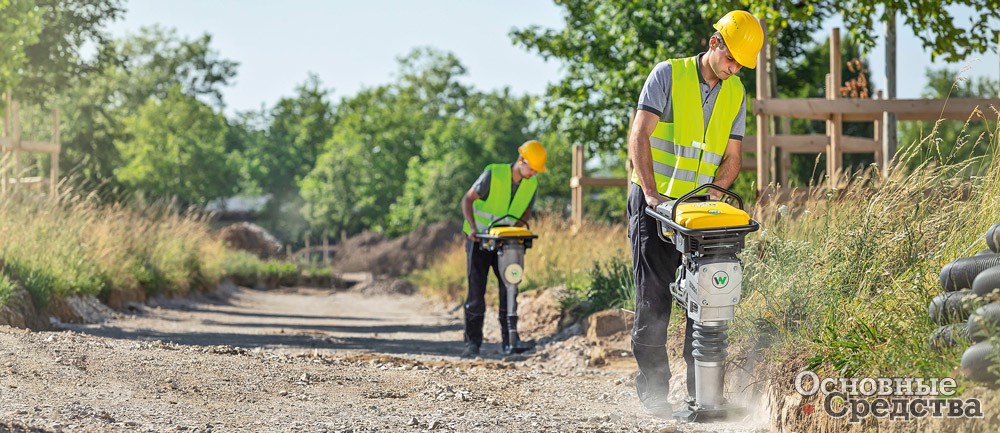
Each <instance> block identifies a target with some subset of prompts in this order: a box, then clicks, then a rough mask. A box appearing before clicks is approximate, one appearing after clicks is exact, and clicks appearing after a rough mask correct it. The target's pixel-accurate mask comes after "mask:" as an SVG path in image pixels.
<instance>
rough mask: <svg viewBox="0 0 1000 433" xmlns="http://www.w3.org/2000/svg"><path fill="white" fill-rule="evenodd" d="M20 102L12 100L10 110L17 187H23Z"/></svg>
mask: <svg viewBox="0 0 1000 433" xmlns="http://www.w3.org/2000/svg"><path fill="white" fill-rule="evenodd" d="M18 105H19V104H18V103H17V101H16V100H13V101H11V102H10V111H11V112H12V113H13V114H12V115H11V117H13V119H14V140H13V143H12V144H13V146H12V147H13V148H14V150H13V151H12V155H13V156H14V180H15V181H16V183H17V188H20V187H21V151H20V148H21V112H20V110H19V109H18V108H19V107H18Z"/></svg>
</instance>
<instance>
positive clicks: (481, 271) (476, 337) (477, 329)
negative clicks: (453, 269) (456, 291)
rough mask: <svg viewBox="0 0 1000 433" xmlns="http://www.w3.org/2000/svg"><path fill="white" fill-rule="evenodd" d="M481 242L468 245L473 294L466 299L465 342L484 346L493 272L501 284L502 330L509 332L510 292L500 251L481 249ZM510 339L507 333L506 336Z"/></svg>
mask: <svg viewBox="0 0 1000 433" xmlns="http://www.w3.org/2000/svg"><path fill="white" fill-rule="evenodd" d="M479 246H480V244H479V242H472V241H470V240H466V241H465V256H466V263H467V265H468V266H467V269H468V273H469V293H468V295H467V296H466V298H465V342H466V343H468V342H470V341H471V342H473V343H475V344H476V346H482V345H483V317H484V316H485V315H486V277H487V276H488V273H489V271H490V268H492V269H493V275H495V276H496V277H497V281H499V282H500V308H499V310H500V314H499V319H500V328H501V330H506V329H507V291H506V290H504V287H503V279H502V278H500V270H499V269H498V265H497V253H496V251H487V250H484V249H482V248H480V247H479ZM502 334H503V338H504V339H506V338H507V335H506V332H502Z"/></svg>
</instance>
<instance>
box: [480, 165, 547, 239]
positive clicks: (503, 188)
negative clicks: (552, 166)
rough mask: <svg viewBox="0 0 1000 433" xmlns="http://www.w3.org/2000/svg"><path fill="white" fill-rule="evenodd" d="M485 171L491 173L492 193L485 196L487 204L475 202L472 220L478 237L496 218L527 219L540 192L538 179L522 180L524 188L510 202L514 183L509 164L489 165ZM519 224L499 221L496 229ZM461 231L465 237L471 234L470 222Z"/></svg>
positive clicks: (520, 187) (509, 220)
mask: <svg viewBox="0 0 1000 433" xmlns="http://www.w3.org/2000/svg"><path fill="white" fill-rule="evenodd" d="M486 170H490V172H491V174H490V193H489V195H487V196H486V200H482V199H477V200H476V201H474V202H472V208H473V211H474V212H473V218H474V219H475V220H476V231H477V232H479V233H482V232H485V231H486V228H487V227H489V225H490V223H492V222H493V221H494V220H496V219H497V218H503V217H506V216H507V215H513V216H515V217H517V218H521V217H522V216H524V212H525V211H527V210H528V205H530V204H531V199H532V198H533V197H534V196H535V190H536V189H537V188H538V179H535V178H534V177H532V178H530V179H521V185H520V186H518V187H517V192H516V193H515V194H514V198H513V199H511V197H510V190H511V185H512V184H513V182H514V180H513V176H512V174H511V167H510V164H490V165H488V166H486ZM516 222H517V220H515V219H513V218H510V217H507V218H504V219H503V220H501V221H498V222H497V223H496V224H495V226H510V225H514V223H516ZM462 230H463V231H464V232H465V234H469V222H468V221H466V222H465V223H464V226H463V227H462Z"/></svg>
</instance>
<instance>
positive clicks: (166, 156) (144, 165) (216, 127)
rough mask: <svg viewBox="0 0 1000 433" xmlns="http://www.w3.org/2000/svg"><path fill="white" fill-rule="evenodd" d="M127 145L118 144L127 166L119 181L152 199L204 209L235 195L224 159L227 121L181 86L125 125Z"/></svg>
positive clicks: (119, 173) (231, 172) (117, 172)
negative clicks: (221, 199) (169, 200)
mask: <svg viewBox="0 0 1000 433" xmlns="http://www.w3.org/2000/svg"><path fill="white" fill-rule="evenodd" d="M124 124H125V129H126V134H127V136H128V137H130V138H129V139H127V140H122V141H117V142H116V143H115V146H116V147H117V148H118V151H119V152H120V153H121V156H122V159H123V160H124V161H125V162H126V163H125V165H124V166H123V167H121V168H119V169H117V170H115V175H116V176H117V178H118V180H119V181H120V182H122V183H123V184H126V185H128V186H130V187H132V188H134V189H135V190H138V191H142V192H144V193H147V194H149V195H150V196H152V197H177V198H178V199H179V200H181V201H182V202H184V203H188V204H205V203H207V202H209V201H211V200H213V199H216V198H220V197H227V196H229V195H231V194H232V193H233V192H234V189H235V186H236V185H235V184H234V183H233V182H232V180H233V179H234V177H235V173H234V170H233V169H232V168H231V167H230V165H229V164H228V160H227V158H226V155H225V146H226V133H227V132H226V121H225V118H224V117H223V116H222V115H221V114H218V113H216V112H214V111H213V110H212V108H211V107H209V106H208V105H206V104H205V103H203V102H201V101H199V100H197V99H195V98H194V97H192V96H189V95H185V94H184V93H183V92H182V91H181V89H180V86H176V85H175V86H174V87H173V88H172V89H168V90H167V95H166V97H165V98H163V99H160V98H156V97H152V98H150V99H149V100H148V101H147V102H146V103H145V104H144V105H143V106H141V107H140V108H139V111H138V113H136V115H134V116H130V117H128V118H127V119H125V122H124Z"/></svg>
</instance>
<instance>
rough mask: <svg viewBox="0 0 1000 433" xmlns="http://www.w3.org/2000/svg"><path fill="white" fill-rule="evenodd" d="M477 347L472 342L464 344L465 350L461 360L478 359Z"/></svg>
mask: <svg viewBox="0 0 1000 433" xmlns="http://www.w3.org/2000/svg"><path fill="white" fill-rule="evenodd" d="M478 357H479V345H477V344H476V343H473V342H471V341H470V342H467V343H465V350H463V351H462V358H478Z"/></svg>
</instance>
